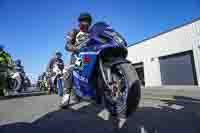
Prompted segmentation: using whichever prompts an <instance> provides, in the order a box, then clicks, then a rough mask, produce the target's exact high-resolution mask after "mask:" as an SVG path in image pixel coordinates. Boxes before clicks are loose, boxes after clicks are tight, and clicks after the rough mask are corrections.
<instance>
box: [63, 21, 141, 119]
mask: <svg viewBox="0 0 200 133" xmlns="http://www.w3.org/2000/svg"><path fill="white" fill-rule="evenodd" d="M79 45H80V46H82V47H81V49H80V52H79V53H78V54H77V55H76V63H75V66H74V68H73V86H74V87H73V88H74V91H75V94H76V95H77V96H78V97H80V98H82V99H84V98H87V99H88V97H90V98H91V99H93V100H94V99H95V100H96V102H97V103H104V104H105V107H106V108H107V109H108V110H109V112H110V113H111V114H112V115H116V116H120V117H126V118H127V117H128V116H130V115H131V114H132V113H133V112H134V111H135V110H136V109H137V107H138V104H139V101H140V82H139V78H138V75H137V73H136V71H135V69H134V67H133V66H132V64H131V62H130V61H128V60H127V59H126V57H127V54H128V50H127V43H126V42H125V40H124V39H123V38H122V37H121V35H119V33H117V32H115V31H114V30H113V29H112V28H111V27H110V26H109V25H107V24H106V23H104V22H99V23H96V24H95V25H93V27H92V28H91V30H90V31H89V34H88V36H87V37H85V39H84V41H83V42H82V43H81V44H79ZM102 101H103V102H102ZM69 103H70V98H68V101H66V102H65V103H63V107H65V106H66V105H68V104H69Z"/></svg>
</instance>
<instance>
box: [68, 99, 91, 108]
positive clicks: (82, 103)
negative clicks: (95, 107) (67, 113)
mask: <svg viewBox="0 0 200 133" xmlns="http://www.w3.org/2000/svg"><path fill="white" fill-rule="evenodd" d="M90 104H91V103H90V102H86V101H83V102H80V103H78V104H75V105H73V106H71V107H70V108H72V109H74V110H79V109H80V108H82V107H85V106H88V105H90Z"/></svg>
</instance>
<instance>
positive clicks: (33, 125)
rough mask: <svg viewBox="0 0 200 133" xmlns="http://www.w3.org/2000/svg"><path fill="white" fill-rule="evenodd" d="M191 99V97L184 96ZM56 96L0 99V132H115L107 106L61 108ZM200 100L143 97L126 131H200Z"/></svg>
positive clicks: (177, 132)
mask: <svg viewBox="0 0 200 133" xmlns="http://www.w3.org/2000/svg"><path fill="white" fill-rule="evenodd" d="M182 98H185V99H187V98H188V97H182ZM58 100H59V99H58V97H57V96H56V95H42V96H32V97H21V98H13V99H4V100H0V133H56V132H58V133H112V132H113V130H112V124H111V121H109V120H105V119H106V118H103V117H100V116H101V115H102V112H104V111H102V110H103V108H102V107H98V106H96V105H94V104H91V103H89V102H81V103H79V104H74V105H72V106H71V108H70V109H65V110H61V109H59V108H58ZM196 101H197V102H195V103H189V102H181V101H164V100H163V101H160V100H148V99H145V100H141V102H140V108H139V109H138V111H137V112H136V113H135V114H134V115H133V116H132V117H131V118H130V119H129V120H128V122H127V127H125V128H123V129H122V130H121V132H122V133H200V100H198V99H196Z"/></svg>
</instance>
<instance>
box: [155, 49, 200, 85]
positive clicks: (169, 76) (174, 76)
mask: <svg viewBox="0 0 200 133" xmlns="http://www.w3.org/2000/svg"><path fill="white" fill-rule="evenodd" d="M159 60H160V71H161V79H162V84H163V85H197V78H196V72H195V68H194V59H193V53H192V51H188V52H184V53H180V54H175V55H170V56H164V57H160V59H159Z"/></svg>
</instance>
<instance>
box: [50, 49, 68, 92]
mask: <svg viewBox="0 0 200 133" xmlns="http://www.w3.org/2000/svg"><path fill="white" fill-rule="evenodd" d="M55 64H57V65H58V68H59V69H60V70H61V71H63V69H64V62H63V60H62V53H61V52H59V51H56V52H55V56H54V57H53V58H52V59H51V60H50V61H49V64H48V66H47V72H50V73H52V72H53V67H54V65H55ZM48 82H49V84H50V89H51V90H52V88H53V87H54V86H56V82H54V83H53V82H52V81H51V79H50V78H49V81H48Z"/></svg>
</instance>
